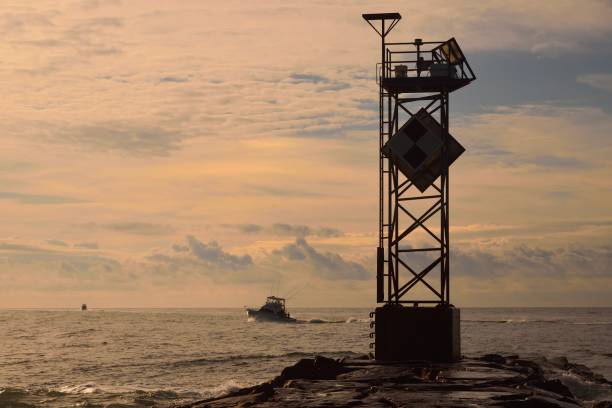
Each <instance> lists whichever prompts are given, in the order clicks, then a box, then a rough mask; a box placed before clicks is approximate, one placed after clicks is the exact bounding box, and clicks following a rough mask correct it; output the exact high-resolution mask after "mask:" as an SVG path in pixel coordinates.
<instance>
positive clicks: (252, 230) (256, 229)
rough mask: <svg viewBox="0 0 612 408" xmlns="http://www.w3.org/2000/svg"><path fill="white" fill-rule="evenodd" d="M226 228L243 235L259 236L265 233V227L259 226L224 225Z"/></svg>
mask: <svg viewBox="0 0 612 408" xmlns="http://www.w3.org/2000/svg"><path fill="white" fill-rule="evenodd" d="M221 226H222V227H224V228H231V229H236V230H238V231H240V232H242V233H243V234H258V233H260V232H262V231H263V229H264V227H262V226H261V225H258V224H223V225H221Z"/></svg>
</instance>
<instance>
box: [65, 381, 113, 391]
mask: <svg viewBox="0 0 612 408" xmlns="http://www.w3.org/2000/svg"><path fill="white" fill-rule="evenodd" d="M58 391H59V392H61V393H63V394H94V393H98V392H104V390H103V389H102V388H100V387H98V385H97V384H96V383H93V382H88V383H84V384H77V385H65V386H63V387H60V388H59V389H58Z"/></svg>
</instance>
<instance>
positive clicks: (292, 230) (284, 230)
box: [222, 223, 344, 238]
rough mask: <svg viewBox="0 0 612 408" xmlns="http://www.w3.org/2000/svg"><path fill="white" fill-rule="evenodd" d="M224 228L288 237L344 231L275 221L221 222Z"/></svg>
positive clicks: (325, 235) (328, 235)
mask: <svg viewBox="0 0 612 408" xmlns="http://www.w3.org/2000/svg"><path fill="white" fill-rule="evenodd" d="M222 227H224V228H231V229H236V230H238V231H240V232H242V233H244V234H251V235H253V234H271V235H280V236H290V237H301V238H304V237H307V236H317V237H320V238H336V237H342V236H344V233H343V232H342V231H340V230H339V229H336V228H331V227H309V226H308V225H295V224H284V223H275V224H272V225H269V226H263V225H259V224H223V225H222Z"/></svg>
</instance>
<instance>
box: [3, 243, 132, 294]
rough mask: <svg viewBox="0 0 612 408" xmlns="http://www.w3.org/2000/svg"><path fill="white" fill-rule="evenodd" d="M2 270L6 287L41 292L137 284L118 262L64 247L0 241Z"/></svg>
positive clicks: (96, 288) (110, 258) (106, 257)
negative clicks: (46, 246) (44, 246)
mask: <svg viewBox="0 0 612 408" xmlns="http://www.w3.org/2000/svg"><path fill="white" fill-rule="evenodd" d="M0 270H2V275H3V280H4V287H5V288H8V289H18V290H28V291H31V290H34V291H38V292H47V291H50V292H57V291H75V290H78V291H83V290H85V291H91V290H102V289H109V288H114V289H125V288H127V287H132V286H133V285H134V282H135V276H134V275H132V274H130V273H126V272H125V271H124V269H123V265H122V262H120V261H119V260H117V259H115V258H113V257H110V256H107V255H92V254H91V253H82V252H79V251H74V250H73V249H70V248H67V247H63V246H56V248H54V249H49V248H43V247H39V246H36V245H30V244H25V243H12V242H0Z"/></svg>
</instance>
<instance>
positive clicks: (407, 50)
mask: <svg viewBox="0 0 612 408" xmlns="http://www.w3.org/2000/svg"><path fill="white" fill-rule="evenodd" d="M383 71H384V77H385V78H428V77H446V78H453V79H462V80H469V81H471V80H474V79H476V76H475V75H474V72H473V71H472V68H471V67H470V65H469V63H468V62H467V59H466V58H465V55H464V54H463V52H462V51H461V48H460V47H459V44H458V43H457V41H456V40H455V39H454V38H451V39H450V40H447V41H414V42H402V43H385V61H384V64H377V70H376V74H377V75H376V78H377V83H378V82H379V81H380V78H381V77H382V76H383Z"/></svg>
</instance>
